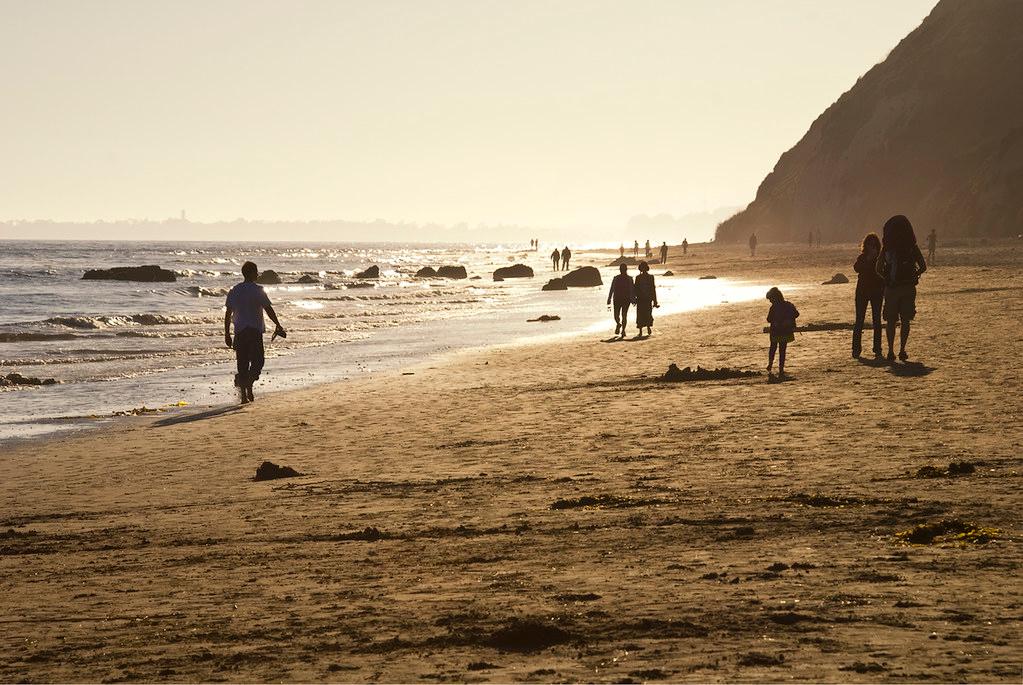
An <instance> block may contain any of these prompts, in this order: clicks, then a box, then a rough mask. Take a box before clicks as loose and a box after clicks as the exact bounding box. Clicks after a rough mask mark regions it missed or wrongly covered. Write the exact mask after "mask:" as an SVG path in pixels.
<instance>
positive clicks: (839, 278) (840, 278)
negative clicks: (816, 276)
mask: <svg viewBox="0 0 1023 685" xmlns="http://www.w3.org/2000/svg"><path fill="white" fill-rule="evenodd" d="M848 282H849V277H848V276H846V275H845V274H843V273H837V274H835V275H834V276H832V277H831V280H830V281H824V282H823V283H821V285H835V284H837V283H848Z"/></svg>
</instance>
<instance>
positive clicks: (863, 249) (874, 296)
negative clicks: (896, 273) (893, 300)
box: [852, 233, 884, 359]
mask: <svg viewBox="0 0 1023 685" xmlns="http://www.w3.org/2000/svg"><path fill="white" fill-rule="evenodd" d="M880 254H881V239H880V238H878V237H877V234H876V233H868V234H867V235H866V236H864V238H863V242H862V243H860V256H859V257H857V258H856V263H855V264H853V270H854V271H855V272H856V273H857V274H858V275H857V277H856V323H855V324H854V325H853V338H852V356H853V358H855V359H859V357H860V352H861V350H862V349H863V347H862V340H863V320H864V319H866V318H867V305H868V304H869V305H870V320H871V323H872V324H873V326H874V356H875V357H877V358H880V357H881V301H882V299H883V298H884V281H883V280H882V279H881V277H880V276H878V275H877V270H876V269H877V257H878V255H880Z"/></svg>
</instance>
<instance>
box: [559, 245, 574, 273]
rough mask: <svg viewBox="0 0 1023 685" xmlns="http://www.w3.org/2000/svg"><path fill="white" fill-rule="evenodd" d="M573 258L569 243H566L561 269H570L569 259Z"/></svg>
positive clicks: (562, 254)
mask: <svg viewBox="0 0 1023 685" xmlns="http://www.w3.org/2000/svg"><path fill="white" fill-rule="evenodd" d="M571 258H572V251H571V250H570V249H568V245H565V249H564V250H562V251H561V270H562V271H568V260H570V259H571Z"/></svg>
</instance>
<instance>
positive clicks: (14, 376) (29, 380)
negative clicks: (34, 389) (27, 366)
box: [0, 373, 59, 388]
mask: <svg viewBox="0 0 1023 685" xmlns="http://www.w3.org/2000/svg"><path fill="white" fill-rule="evenodd" d="M58 382H59V381H57V379H55V378H34V377H31V376H22V375H21V374H20V373H9V374H7V375H6V376H0V388H2V387H10V386H14V385H56V384H57V383H58Z"/></svg>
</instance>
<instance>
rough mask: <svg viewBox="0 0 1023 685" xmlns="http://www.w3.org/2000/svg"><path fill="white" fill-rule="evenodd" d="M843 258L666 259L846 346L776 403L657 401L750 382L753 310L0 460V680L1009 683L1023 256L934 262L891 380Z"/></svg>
mask: <svg viewBox="0 0 1023 685" xmlns="http://www.w3.org/2000/svg"><path fill="white" fill-rule="evenodd" d="M852 250H853V248H852V247H850V246H846V247H845V248H843V249H839V248H825V249H822V250H812V251H811V250H807V249H806V248H797V247H794V246H784V247H783V246H772V245H764V246H761V249H760V255H758V257H757V258H755V259H750V258H748V257H747V256H745V255H744V254H743V253H742V252H740V251H739V250H737V249H736V250H715V251H711V250H709V248H705V247H703V246H694V248H693V249H692V250H691V256H690V257H689V258H686V259H683V258H682V257H681V255H680V254H677V251H678V250H677V248H672V253H671V257H670V259H669V263H668V265H667V267H666V268H668V269H671V270H672V271H674V272H675V274H677V275H688V276H691V275H704V274H714V275H717V276H730V277H736V278H746V279H750V280H764V281H770V282H774V283H777V284H779V285H784V284H795V285H798V286H800V288H799V289H798V290H793V291H792V292H791V294H790V299H791V300H793V302H794V303H795V304H796V305H797V307H799V309H800V311H801V312H802V318H801V319H800V323H801V324H809V323H814V324H824V323H832V324H838V325H837V326H831V327H828V326H824V327H823V328H825V329H827V328H832V329H837V330H816V331H809V332H805V333H802V334H799V335H798V337H797V340H796V343H795V344H793V345H792V346H791V347H790V350H789V361H788V371H789V372H790V375H791V377H790V379H789V380H787V381H786V382H782V383H768V382H767V378H766V377H765V376H763V375H760V376H752V377H744V378H735V379H729V380H708V381H694V382H683V383H670V384H669V383H663V382H660V381H658V380H657V379H658V377H659V376H660V375H661V374H663V373H664V372H665V371H666V370H667V368H668V365H669V363H676V364H677V365H678V366H679V367H686V366H693V367H695V366H696V365H697V364H699V365H702V366H703V367H705V368H708V367H711V368H717V367H727V368H732V369H742V370H753V371H761V370H762V369H763V366H764V365H765V364H766V343H767V336H766V335H764V334H763V333H762V327H763V325H764V317H765V316H766V312H767V303H766V301H765V302H755V303H742V304H734V305H725V306H722V307H718V308H714V309H711V310H706V311H700V312H690V313H685V314H679V315H676V316H672V317H660V318H657V320H656V323H655V328H654V335H653V337H652V338H650V339H648V340H638V341H631V340H626V341H623V342H604V341H605V340H607V339H608V338H610V336H611V329H612V327H611V326H609V328H608V331H607V335H606V336H603V337H601V336H592V335H585V336H580V337H578V338H574V339H571V340H558V341H557V342H556V343H552V344H543V345H528V346H518V347H504V348H493V349H488V350H483V351H477V352H473V353H465V354H460V355H458V356H457V357H455V358H454V359H451V360H449V361H445V362H444V363H433V364H425V365H421V366H419V367H417V368H409V369H405V370H404V371H405V372H414V375H402V374H401V373H400V372H395V373H388V374H382V375H379V376H375V377H371V378H367V379H363V380H358V381H353V382H348V383H344V384H338V385H331V386H322V387H319V388H314V389H310V390H303V391H297V392H292V393H282V394H278V395H273V396H269V397H267V398H265V399H263V400H262V401H258V402H257V403H256V404H255V405H252V406H248V407H244V408H223V409H221V410H213V411H209V412H204V413H202V414H197V415H187V414H184V415H180V416H169V417H159V418H155V417H139V418H138V419H135V420H132V421H130V422H127V423H125V424H123V425H121V426H120V427H118V428H116V429H112V430H108V431H102V432H99V433H95V434H89V435H83V436H77V437H71V438H61V439H55V440H53V441H50V442H45V443H38V444H29V445H24V446H19V447H17V448H14V449H12V450H8V451H6V453H5V454H4V455H3V460H4V466H5V474H4V475H5V477H4V478H3V479H2V480H0V498H2V499H0V501H2V502H3V503H4V504H3V505H2V510H0V565H2V575H0V578H2V580H0V608H2V611H0V615H2V618H0V620H2V621H3V623H4V627H3V633H4V635H5V637H6V639H5V640H3V641H2V642H0V680H3V681H18V680H23V679H27V680H45V681H52V680H56V681H82V680H85V681H101V680H102V681H117V680H172V681H196V680H200V681H222V680H228V681H268V680H289V681H295V680H297V681H309V680H338V681H424V680H425V681H487V680H493V681H565V680H573V681H608V682H611V681H613V682H622V681H630V680H631V681H637V682H639V681H656V680H670V681H683V680H693V681H720V680H728V681H735V680H743V681H776V680H801V681H808V680H813V681H817V680H824V681H888V680H890V681H898V682H905V681H928V680H937V681H953V680H954V681H960V680H966V681H1004V682H1019V680H1020V674H1021V664H1023V657H1021V649H1020V646H1021V635H1020V628H1019V626H1020V619H1021V618H1023V582H1021V581H1020V568H1021V566H1020V564H1021V561H1023V554H1021V548H1020V535H1021V524H1020V516H1019V510H1020V504H1021V495H1020V490H1021V485H1023V477H1021V473H1023V458H1021V457H1023V455H1021V443H1023V411H1021V410H1023V406H1021V405H1023V402H1021V400H1020V394H1021V390H1023V388H1021V383H1020V381H1021V375H1023V373H1021V368H1023V367H1021V363H1020V359H1021V358H1023V324H1021V323H1020V322H1021V320H1023V276H1021V269H1020V267H1021V264H1023V246H1021V245H1004V246H992V247H988V248H978V249H969V250H967V249H962V250H951V251H943V252H940V253H939V259H940V260H941V262H940V263H939V264H938V265H937V266H936V267H933V268H932V269H931V271H929V272H928V274H927V275H926V276H925V277H924V279H923V281H922V283H921V287H920V295H919V298H918V310H919V315H918V321H917V324H916V325H915V326H914V329H913V334H912V338H911V341H910V354H911V358H912V359H913V360H916V362H915V363H914V364H911V365H899V366H896V367H891V368H890V367H888V366H886V365H875V364H874V363H872V362H866V361H864V362H858V361H855V360H852V359H851V358H850V354H849V335H850V334H849V331H848V330H841V329H842V325H841V324H848V323H850V322H851V321H852V295H853V288H854V285H853V284H852V283H850V284H846V285H829V286H820V285H817V284H819V283H821V282H822V281H825V280H827V279H828V278H830V277H831V275H832V274H833V273H835V272H836V271H842V272H844V273H846V274H847V275H849V276H850V277H852V276H853V274H852V273H851V267H850V264H851V262H852V261H853V259H854V257H855V254H854V253H853V252H852ZM608 261H610V257H609V259H608ZM660 272H661V269H659V268H655V269H654V273H655V274H659V273H660ZM539 286H540V283H538V284H537V287H539ZM551 302H552V306H551V312H550V313H551V314H557V313H558V311H557V306H556V303H557V293H551ZM656 317H657V314H656V310H655V318H656ZM609 319H610V316H609ZM529 325H535V324H529ZM631 334H632V331H630V336H631ZM865 343H866V344H865V347H866V349H868V350H869V348H870V343H869V341H867V340H866V338H865ZM264 459H270V460H272V461H274V462H277V463H280V464H286V465H289V466H292V467H294V468H296V469H297V470H298V471H300V472H302V473H304V474H307V475H305V476H302V477H299V478H291V479H285V480H274V481H267V482H253V481H252V480H251V478H252V476H253V474H254V472H255V469H256V467H257V466H258V465H259V463H260V462H261V461H263V460H264ZM963 461H965V462H969V464H970V465H971V466H972V467H973V470H972V472H969V469H968V468H963V467H956V468H955V469H953V471H954V473H948V467H949V464H950V463H952V462H963ZM927 466H933V467H935V470H934V471H927V470H924V471H923V472H921V469H923V468H924V467H927ZM924 476H929V477H924ZM942 521H946V522H948V521H955V522H958V525H946V526H945V529H943V530H945V531H946V534H945V535H944V536H939V537H935V538H933V539H932V540H931V541H930V542H929V543H927V542H924V543H923V544H911V543H909V542H908V541H907V540H906V539H905V538H904V537H899V533H901V532H905V531H910V530H911V529H913V528H914V527H915V526H917V525H921V524H933V523H938V522H942ZM930 532H932V533H933V532H936V531H934V530H932V531H930ZM937 532H940V531H937ZM957 536H958V537H957ZM929 537H931V536H930V535H928V534H927V531H924V532H923V533H922V534H921V533H919V532H918V533H917V534H916V535H915V536H914V537H913V539H917V540H926V539H927V538H929Z"/></svg>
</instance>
